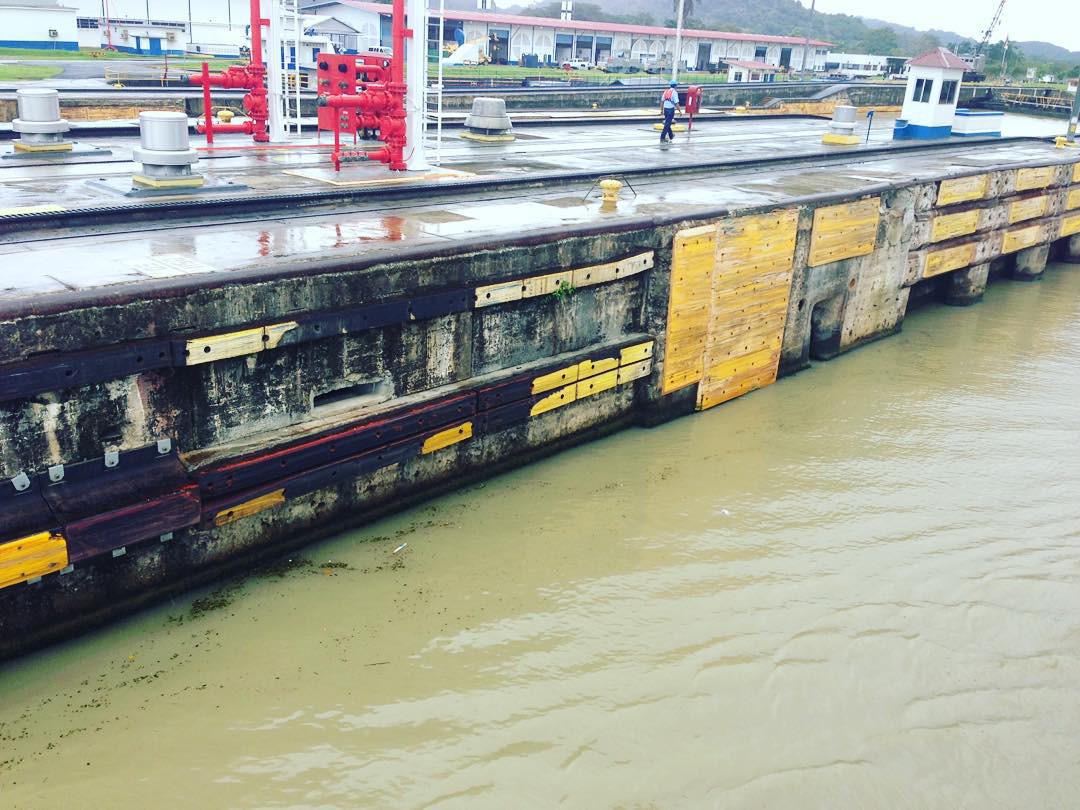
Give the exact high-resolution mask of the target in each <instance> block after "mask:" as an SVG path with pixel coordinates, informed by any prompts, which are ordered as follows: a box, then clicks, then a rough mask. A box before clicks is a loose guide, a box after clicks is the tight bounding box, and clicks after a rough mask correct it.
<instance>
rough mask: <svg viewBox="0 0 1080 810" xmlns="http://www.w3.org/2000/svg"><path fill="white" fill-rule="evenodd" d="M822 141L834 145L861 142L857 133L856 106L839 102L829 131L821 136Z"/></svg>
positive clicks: (851, 144) (850, 144)
mask: <svg viewBox="0 0 1080 810" xmlns="http://www.w3.org/2000/svg"><path fill="white" fill-rule="evenodd" d="M821 142H822V143H827V144H830V145H832V146H854V145H855V144H857V143H858V142H859V136H858V135H856V134H855V108H854V107H851V106H848V105H846V104H843V105H840V104H838V105H837V106H836V107H835V108H834V109H833V117H832V121H830V122H829V131H828V132H826V133H825V134H824V135H822V136H821Z"/></svg>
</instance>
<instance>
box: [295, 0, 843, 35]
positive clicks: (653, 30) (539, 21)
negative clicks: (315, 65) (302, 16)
mask: <svg viewBox="0 0 1080 810" xmlns="http://www.w3.org/2000/svg"><path fill="white" fill-rule="evenodd" d="M333 3H341V4H342V5H345V6H351V7H353V8H358V9H361V10H363V11H371V12H377V13H379V14H387V15H389V14H390V6H388V5H386V4H384V3H366V2H363V0H321V1H320V0H317V1H316V2H313V3H308V4H305V6H306V7H307V8H312V7H317V6H323V5H331V4H333ZM429 13H430V12H429ZM431 16H432V17H434V16H436V15H435V14H431ZM446 19H448V20H461V21H462V22H482V23H491V24H495V25H499V24H502V25H531V26H535V27H538V28H562V29H565V30H567V31H595V32H599V33H615V34H639V35H641V36H652V37H673V36H675V29H674V28H663V27H661V26H658V25H628V24H626V23H612V22H594V21H592V20H570V21H569V22H564V21H563V20H557V19H555V18H553V17H526V16H523V15H519V14H499V13H496V12H490V11H459V10H457V9H449V8H448V9H446ZM683 36H684V37H687V38H690V39H724V40H733V41H739V42H765V43H771V44H777V45H803V44H805V43H806V42H807V40H806V39H804V38H803V37H778V36H771V35H769V34H735V33H731V32H727V31H701V30H696V29H693V28H684V29H683ZM809 44H810V45H815V46H817V45H823V46H827V45H832V44H833V43H831V42H822V41H820V40H816V39H811V40H809Z"/></svg>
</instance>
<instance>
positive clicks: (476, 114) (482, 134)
mask: <svg viewBox="0 0 1080 810" xmlns="http://www.w3.org/2000/svg"><path fill="white" fill-rule="evenodd" d="M513 129H514V127H513V125H512V124H511V123H510V116H509V115H507V114H506V99H502V98H485V97H478V98H474V99H473V103H472V110H470V111H469V115H468V116H467V117H466V118H465V131H464V132H462V133H461V137H462V138H465V139H466V140H469V141H478V142H479V143H510V142H511V141H513V140H514V137H515V136H514V132H513Z"/></svg>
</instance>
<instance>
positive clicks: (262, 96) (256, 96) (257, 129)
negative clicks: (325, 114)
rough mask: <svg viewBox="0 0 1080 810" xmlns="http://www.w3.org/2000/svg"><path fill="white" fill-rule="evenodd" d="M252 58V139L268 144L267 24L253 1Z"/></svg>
mask: <svg viewBox="0 0 1080 810" xmlns="http://www.w3.org/2000/svg"><path fill="white" fill-rule="evenodd" d="M250 10H251V58H250V59H249V63H248V74H249V75H250V76H251V78H252V83H251V84H252V86H251V92H250V94H249V95H250V96H251V102H250V106H249V109H248V115H250V116H251V122H252V125H253V126H252V133H251V137H252V139H253V140H254V141H256V142H263V143H265V142H267V141H269V140H270V135H269V133H267V131H266V119H267V118H268V117H269V110H268V107H267V103H266V67H265V66H264V65H263V53H262V29H263V25H264V24H265V22H264V20H263V18H262V9H261V8H260V5H259V0H251V2H250Z"/></svg>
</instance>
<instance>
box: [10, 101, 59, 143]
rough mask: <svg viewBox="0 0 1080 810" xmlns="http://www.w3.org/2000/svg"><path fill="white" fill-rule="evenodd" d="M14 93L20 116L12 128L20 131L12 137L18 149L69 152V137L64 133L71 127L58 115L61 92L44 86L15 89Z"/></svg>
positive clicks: (12, 123) (12, 124) (13, 122)
mask: <svg viewBox="0 0 1080 810" xmlns="http://www.w3.org/2000/svg"><path fill="white" fill-rule="evenodd" d="M15 97H16V99H17V102H18V106H19V117H18V118H16V119H15V120H14V121H12V122H11V128H12V129H13V130H15V131H16V132H18V133H19V135H20V138H19V139H18V140H17V141H15V144H14V146H15V151H17V152H70V151H71V148H72V143H71V141H69V140H67V139H66V138H65V137H64V136H65V134H66V133H67V131H68V130H69V129H70V128H71V126H70V125H69V124H68V122H67V121H65V120H64V119H63V118H61V117H60V94H59V93H58V92H56V91H55V90H49V89H46V88H38V87H33V88H27V89H24V90H18V91H16V93H15Z"/></svg>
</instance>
